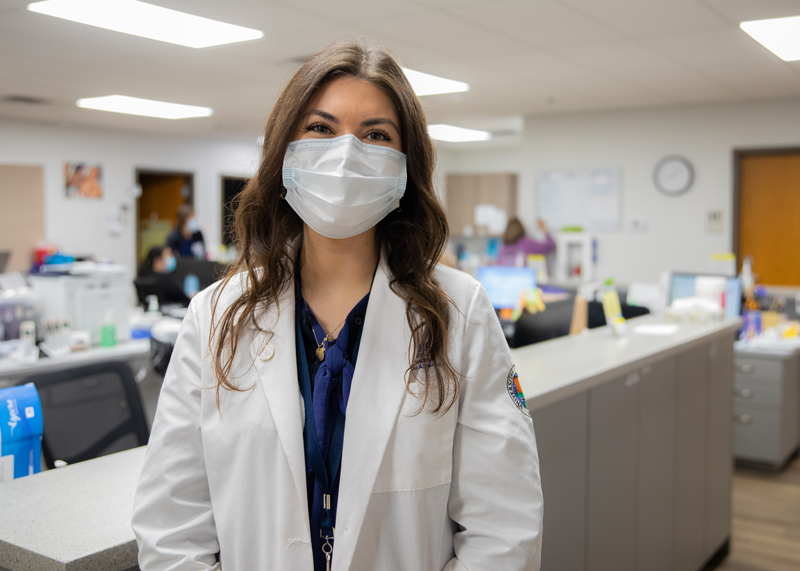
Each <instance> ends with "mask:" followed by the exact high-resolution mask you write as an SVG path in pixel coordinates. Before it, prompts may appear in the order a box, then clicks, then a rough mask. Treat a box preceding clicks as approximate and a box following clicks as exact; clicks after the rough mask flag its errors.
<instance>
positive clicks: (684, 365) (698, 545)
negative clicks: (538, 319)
mask: <svg viewBox="0 0 800 571" xmlns="http://www.w3.org/2000/svg"><path fill="white" fill-rule="evenodd" d="M646 323H650V324H656V323H663V319H662V318H660V317H657V316H653V315H648V316H645V317H638V318H635V319H631V320H629V321H628V330H629V333H628V335H627V336H625V337H621V338H619V337H614V336H613V335H612V334H611V332H610V330H609V329H608V328H605V327H603V328H598V329H594V330H591V331H588V332H585V333H583V334H581V335H576V336H572V337H563V338H559V339H554V340H552V341H546V342H543V343H538V344H536V345H530V346H528V347H522V348H519V349H514V350H513V351H512V354H513V358H514V362H515V363H516V367H517V372H518V374H519V377H520V383H521V384H522V388H523V391H524V393H525V398H526V400H527V403H528V408H529V409H530V410H531V414H532V417H533V425H534V429H535V431H536V440H537V444H538V447H539V460H540V469H541V477H542V489H543V491H544V498H545V500H544V501H545V510H544V529H545V532H544V535H543V537H542V541H543V544H542V569H547V570H549V569H556V570H558V571H633V570H634V569H646V570H647V571H673V570H674V569H682V570H685V571H700V569H702V568H703V567H704V565H705V564H706V563H707V562H708V561H709V560H714V559H715V558H720V557H724V555H725V554H726V553H727V549H728V545H729V543H728V541H729V536H730V521H731V520H730V504H731V475H732V472H733V453H732V447H733V445H732V438H731V433H732V426H731V425H732V421H731V413H732V400H733V397H732V388H733V340H734V335H735V334H736V332H737V330H738V328H739V326H740V322H739V320H738V319H731V320H726V321H721V322H714V323H708V324H681V325H680V326H679V327H678V331H677V332H676V333H674V334H673V335H669V336H645V335H640V334H636V333H633V330H634V329H635V327H636V326H637V325H640V324H646Z"/></svg>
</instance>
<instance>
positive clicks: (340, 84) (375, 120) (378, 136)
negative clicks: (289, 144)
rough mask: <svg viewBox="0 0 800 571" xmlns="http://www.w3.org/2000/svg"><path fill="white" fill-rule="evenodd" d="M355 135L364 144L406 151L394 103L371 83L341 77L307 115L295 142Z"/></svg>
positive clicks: (318, 95) (321, 91)
mask: <svg viewBox="0 0 800 571" xmlns="http://www.w3.org/2000/svg"><path fill="white" fill-rule="evenodd" d="M342 135H355V136H356V137H358V138H359V139H360V140H361V141H363V142H364V143H368V144H370V145H381V146H385V147H391V148H392V149H396V150H398V151H402V150H403V142H402V141H401V139H400V120H399V118H398V116H397V110H396V109H395V106H394V103H392V100H391V99H390V98H389V96H388V95H386V94H385V93H384V92H383V91H381V90H380V89H378V88H377V87H375V86H374V85H373V84H371V83H370V82H368V81H365V80H362V79H354V78H352V77H339V78H337V79H333V80H331V81H329V82H328V83H326V84H324V85H323V86H322V87H321V88H320V89H319V90H317V92H316V94H314V96H313V97H312V98H311V100H310V101H309V102H308V105H306V108H305V110H304V112H303V117H302V118H301V120H300V125H299V127H298V128H297V131H296V132H295V137H294V140H295V141H297V140H300V139H332V138H334V137H341V136H342Z"/></svg>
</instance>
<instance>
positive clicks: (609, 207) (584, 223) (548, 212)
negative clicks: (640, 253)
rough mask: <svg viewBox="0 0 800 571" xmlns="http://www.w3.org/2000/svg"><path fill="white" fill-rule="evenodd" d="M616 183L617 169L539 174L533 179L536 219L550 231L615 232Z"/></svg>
mask: <svg viewBox="0 0 800 571" xmlns="http://www.w3.org/2000/svg"><path fill="white" fill-rule="evenodd" d="M620 179H621V173H620V169H618V168H603V169H574V170H553V171H544V172H541V173H539V174H538V176H537V177H536V200H537V212H538V215H539V217H540V218H543V219H544V220H545V222H547V224H548V226H550V227H551V228H553V229H554V230H556V229H560V228H563V227H564V226H581V227H583V228H584V230H587V231H597V230H619V228H620V219H621V194H622V193H621V189H620Z"/></svg>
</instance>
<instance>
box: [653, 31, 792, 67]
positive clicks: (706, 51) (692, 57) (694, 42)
mask: <svg viewBox="0 0 800 571" xmlns="http://www.w3.org/2000/svg"><path fill="white" fill-rule="evenodd" d="M642 43H644V44H646V45H647V46H649V47H650V48H652V49H653V50H655V51H657V52H658V53H661V54H663V55H664V56H665V57H668V58H669V59H671V60H673V61H676V62H679V63H681V64H683V65H685V66H687V67H691V68H694V69H701V70H706V69H712V68H714V67H716V66H719V65H735V64H740V63H745V64H750V65H755V66H758V65H762V64H763V65H768V64H769V63H771V62H774V61H775V60H776V59H777V56H774V55H772V54H771V53H770V52H769V51H768V50H767V49H765V48H764V47H763V46H761V45H760V44H758V43H757V42H755V41H754V40H753V39H752V38H751V37H750V36H748V35H747V34H745V33H744V32H743V31H742V30H740V29H738V28H733V27H732V28H730V29H728V30H720V31H711V32H705V33H695V34H688V35H684V36H672V37H659V38H649V39H646V40H642Z"/></svg>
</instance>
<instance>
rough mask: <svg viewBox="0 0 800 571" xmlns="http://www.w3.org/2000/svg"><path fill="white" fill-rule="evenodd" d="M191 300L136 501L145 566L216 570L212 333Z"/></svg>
mask: <svg viewBox="0 0 800 571" xmlns="http://www.w3.org/2000/svg"><path fill="white" fill-rule="evenodd" d="M197 305H198V303H196V302H195V303H192V304H191V305H190V308H189V311H188V312H187V314H186V317H185V318H184V322H183V326H182V328H181V331H180V334H179V335H178V340H177V341H176V343H175V349H174V350H173V353H172V358H171V361H170V365H169V368H168V370H167V374H166V376H165V378H164V384H163V387H162V389H161V395H160V397H159V400H158V409H157V411H156V417H155V421H154V422H153V430H152V433H151V435H150V442H149V444H148V447H147V454H146V456H145V461H144V466H143V468H142V473H141V476H140V477H139V485H138V488H137V490H136V498H135V501H134V509H133V519H132V527H133V531H134V533H135V535H136V540H137V542H138V544H139V567H140V569H141V570H142V571H200V570H204V571H206V570H218V569H219V564H218V563H217V556H216V554H217V553H218V552H219V544H218V542H217V531H216V526H215V524H214V514H213V513H212V509H211V498H210V493H209V487H208V479H207V476H206V465H205V457H204V454H203V443H202V436H201V431H200V400H201V399H200V397H201V390H202V389H201V388H200V386H201V384H200V383H201V381H200V363H201V359H202V354H203V353H204V351H203V350H202V347H203V341H204V340H205V342H206V343H207V342H208V335H207V333H206V334H204V333H203V332H201V331H200V328H199V327H198V319H197V315H196V312H195V309H196V306H197Z"/></svg>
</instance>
